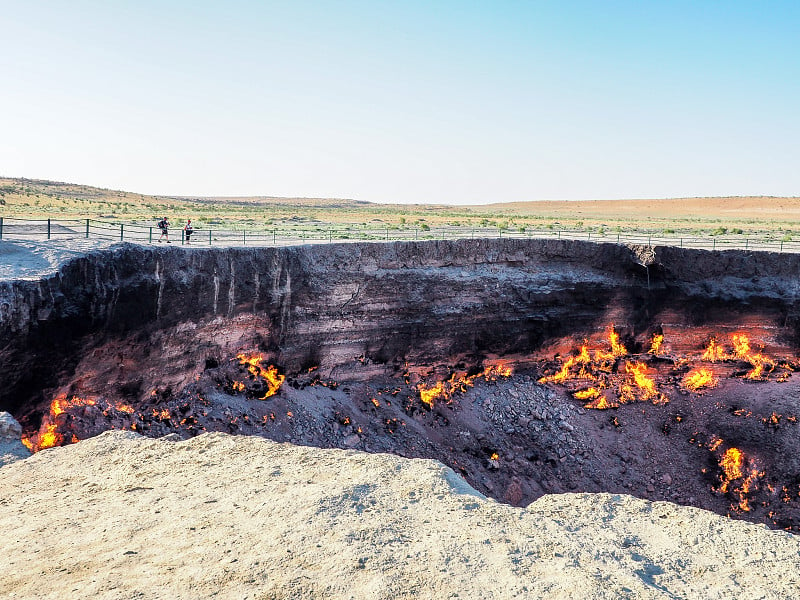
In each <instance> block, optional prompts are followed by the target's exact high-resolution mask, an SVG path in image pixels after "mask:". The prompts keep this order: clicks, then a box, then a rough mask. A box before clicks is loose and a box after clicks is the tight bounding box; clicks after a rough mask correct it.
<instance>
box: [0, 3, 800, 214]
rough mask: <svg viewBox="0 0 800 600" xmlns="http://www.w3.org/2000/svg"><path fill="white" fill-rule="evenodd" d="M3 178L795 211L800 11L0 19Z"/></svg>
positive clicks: (29, 8) (150, 11) (473, 9)
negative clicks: (699, 202) (684, 200)
mask: <svg viewBox="0 0 800 600" xmlns="http://www.w3.org/2000/svg"><path fill="white" fill-rule="evenodd" d="M0 25H2V29H1V30H2V35H0V76H1V77H0V81H2V82H3V83H2V87H1V88H0V175H4V176H14V177H30V178H41V179H54V180H59V181H69V182H74V183H85V184H89V185H98V186H102V187H110V188H117V189H124V190H129V191H136V192H142V193H152V194H183V195H277V196H322V197H340V198H355V199H360V200H368V201H373V202H420V203H438V202H442V203H453V204H457V203H465V204H466V203H486V202H504V201H523V200H541V199H594V198H660V197H676V196H695V195H699V196H721V195H782V196H788V195H800V2H797V1H796V0H789V1H783V2H779V1H774V2H770V1H769V0H766V1H760V2H759V1H752V2H737V1H726V2H720V1H703V0H696V1H663V2H648V1H645V0H641V1H614V0H603V1H600V0H596V1H585V2H580V1H572V0H564V1H556V0H554V1H548V2H545V1H533V0H532V1H527V2H525V1H503V0H495V1H491V0H486V1H482V2H474V1H470V0H460V1H452V2H451V1H438V2H437V1H433V0H429V1H416V0H405V1H402V2H401V1H398V2H381V1H379V0H372V1H363V2H361V1H350V0H340V1H336V2H334V1H330V2H322V1H320V2H303V1H296V0H292V1H290V0H284V1H281V2H269V1H264V2H255V1H252V2H247V1H236V0H234V1H228V2H204V1H192V2H182V1H180V2H179V1H174V2H169V1H163V2H160V1H153V0H138V1H136V2H133V1H131V2H127V1H124V2H123V1H114V0H105V1H101V0H96V1H89V0H72V1H69V2H66V1H47V0H41V1H37V0H31V1H29V2H23V1H21V0H17V1H6V0H0Z"/></svg>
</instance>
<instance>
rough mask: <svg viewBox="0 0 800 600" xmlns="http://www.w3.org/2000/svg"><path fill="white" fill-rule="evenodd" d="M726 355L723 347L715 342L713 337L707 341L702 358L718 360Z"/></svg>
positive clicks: (712, 360) (723, 358)
mask: <svg viewBox="0 0 800 600" xmlns="http://www.w3.org/2000/svg"><path fill="white" fill-rule="evenodd" d="M727 357H728V355H727V354H726V353H725V349H724V348H723V347H722V346H720V345H719V344H718V343H717V340H716V339H715V338H711V339H710V340H709V342H708V347H707V348H706V350H705V352H703V360H707V361H710V362H719V361H721V360H725V359H726V358H727Z"/></svg>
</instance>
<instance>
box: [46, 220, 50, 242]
mask: <svg viewBox="0 0 800 600" xmlns="http://www.w3.org/2000/svg"><path fill="white" fill-rule="evenodd" d="M47 239H48V240H49V239H50V219H47Z"/></svg>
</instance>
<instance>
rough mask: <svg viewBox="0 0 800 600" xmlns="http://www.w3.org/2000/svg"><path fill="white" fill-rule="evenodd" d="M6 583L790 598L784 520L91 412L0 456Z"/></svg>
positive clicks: (176, 590) (1, 577)
mask: <svg viewBox="0 0 800 600" xmlns="http://www.w3.org/2000/svg"><path fill="white" fill-rule="evenodd" d="M0 530H2V531H3V538H2V542H1V543H0V546H1V547H2V555H3V563H4V568H3V569H2V570H0V595H2V596H3V597H7V598H17V599H25V598H30V599H33V598H36V599H37V600H38V599H46V598H63V597H65V595H66V596H72V597H96V598H101V599H106V598H108V599H112V598H113V599H120V600H121V599H133V598H136V599H148V598H165V597H169V598H187V599H190V598H191V599H197V598H231V599H234V598H235V599H237V600H240V599H243V598H342V599H345V598H374V599H378V598H381V599H384V598H385V599H389V598H392V599H395V598H437V599H438V598H550V599H554V598H581V599H584V598H637V599H650V598H704V599H709V600H711V599H717V598H720V599H721V598H731V599H737V600H741V599H749V598H787V599H788V598H796V597H797V596H798V593H800V576H799V575H798V573H800V539H798V538H797V537H795V536H792V535H790V534H786V533H783V532H776V531H769V530H767V529H766V528H764V527H762V526H757V525H752V524H748V523H743V522H738V521H731V520H728V519H725V518H723V517H719V516H716V515H714V514H712V513H708V512H705V511H702V510H698V509H693V508H686V507H678V506H676V505H673V504H669V503H664V502H654V503H651V502H647V501H644V500H638V499H635V498H632V497H630V496H624V495H608V494H598V495H591V494H563V495H551V496H545V497H543V498H541V499H540V500H538V501H536V502H535V503H533V504H532V505H530V506H529V507H527V508H525V509H521V508H513V507H510V506H507V505H502V504H498V503H496V502H494V501H492V500H488V499H486V498H485V497H483V496H481V495H480V494H478V493H477V492H475V491H474V490H473V489H472V488H470V487H469V486H468V485H467V484H466V483H465V482H464V481H463V480H462V479H461V478H460V477H459V476H457V475H456V474H455V473H454V472H453V471H451V470H450V469H449V468H447V467H444V466H442V465H441V464H439V463H437V462H434V461H428V460H409V459H402V458H398V457H395V456H391V455H386V454H372V455H370V454H365V453H361V452H356V451H341V450H320V449H316V448H307V447H299V446H292V445H288V444H279V443H275V442H271V441H268V440H264V439H260V438H253V437H246V436H228V435H225V434H205V435H201V436H199V437H196V438H193V439H191V440H187V441H183V442H174V441H169V440H167V439H147V438H143V437H140V436H138V435H136V434H134V433H131V432H107V433H104V434H102V435H100V436H98V437H96V438H93V439H90V440H86V441H83V442H81V443H80V444H76V445H72V446H67V447H63V448H56V449H51V450H46V451H42V452H40V453H38V454H36V455H34V456H33V457H31V458H29V459H26V460H24V461H18V462H15V463H12V464H9V465H6V466H4V467H2V468H0Z"/></svg>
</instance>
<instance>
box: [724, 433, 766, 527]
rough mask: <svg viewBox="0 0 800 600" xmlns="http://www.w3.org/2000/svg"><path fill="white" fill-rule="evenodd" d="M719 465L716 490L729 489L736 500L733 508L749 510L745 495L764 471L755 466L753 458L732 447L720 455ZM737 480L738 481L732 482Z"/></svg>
mask: <svg viewBox="0 0 800 600" xmlns="http://www.w3.org/2000/svg"><path fill="white" fill-rule="evenodd" d="M748 464H749V466H748ZM719 466H720V467H721V468H722V475H720V477H719V480H720V485H719V487H718V488H717V490H716V491H718V492H720V493H721V494H725V493H727V492H728V491H730V492H731V493H732V494H733V495H734V496H735V497H736V498H737V500H738V505H737V506H736V507H735V508H738V509H739V510H741V511H743V512H748V511H749V510H751V507H750V500H749V498H748V497H747V495H748V494H750V493H751V492H753V491H754V490H755V489H756V488H757V485H758V479H759V478H761V477H763V476H764V472H763V471H759V470H758V468H756V466H755V461H754V460H753V459H751V458H748V457H747V456H746V455H745V453H744V452H742V451H741V450H739V449H738V448H733V447H731V448H728V449H727V450H726V451H725V452H724V454H723V455H722V456H721V457H720V459H719ZM737 481H739V483H738V484H734V482H737Z"/></svg>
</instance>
